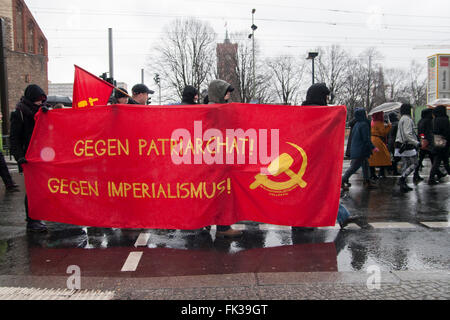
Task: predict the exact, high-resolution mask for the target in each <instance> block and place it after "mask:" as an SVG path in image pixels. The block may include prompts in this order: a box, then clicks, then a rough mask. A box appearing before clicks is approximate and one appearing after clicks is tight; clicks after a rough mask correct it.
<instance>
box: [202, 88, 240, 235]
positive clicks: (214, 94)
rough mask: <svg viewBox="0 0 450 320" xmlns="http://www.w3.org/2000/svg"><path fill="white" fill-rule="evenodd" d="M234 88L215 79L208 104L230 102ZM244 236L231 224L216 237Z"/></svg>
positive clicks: (219, 231)
mask: <svg viewBox="0 0 450 320" xmlns="http://www.w3.org/2000/svg"><path fill="white" fill-rule="evenodd" d="M233 91H234V88H233V87H232V86H231V84H229V83H228V82H226V81H223V80H213V81H211V83H210V84H209V87H208V97H209V103H208V104H216V103H220V104H222V103H228V101H229V100H230V96H231V92H233ZM240 236H242V231H239V230H234V229H233V228H231V226H220V225H218V226H217V232H216V237H219V238H235V237H240Z"/></svg>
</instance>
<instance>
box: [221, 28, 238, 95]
mask: <svg viewBox="0 0 450 320" xmlns="http://www.w3.org/2000/svg"><path fill="white" fill-rule="evenodd" d="M216 53H217V75H218V79H221V80H225V81H226V82H228V83H229V84H231V85H232V86H233V88H234V89H235V90H234V91H233V93H232V95H231V100H232V101H233V102H241V98H240V97H241V95H240V92H239V88H240V85H239V78H238V74H237V63H238V60H237V59H238V57H237V54H238V45H237V43H231V41H230V39H229V38H228V32H227V33H226V36H225V40H224V42H223V43H218V44H217V48H216Z"/></svg>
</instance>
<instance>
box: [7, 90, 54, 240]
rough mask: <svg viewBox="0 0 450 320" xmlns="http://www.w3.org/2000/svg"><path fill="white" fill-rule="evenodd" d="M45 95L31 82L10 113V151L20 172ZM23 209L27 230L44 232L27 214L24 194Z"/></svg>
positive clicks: (44, 107)
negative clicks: (36, 116) (35, 117)
mask: <svg viewBox="0 0 450 320" xmlns="http://www.w3.org/2000/svg"><path fill="white" fill-rule="evenodd" d="M46 100H47V95H46V94H45V92H44V90H42V89H41V88H40V87H39V86H38V85H35V84H32V85H29V86H28V87H27V88H26V89H25V93H24V96H23V97H22V98H21V99H20V102H19V103H18V104H17V106H16V110H15V111H13V112H12V113H11V130H10V140H11V153H12V155H13V156H14V159H16V161H17V164H18V165H19V172H22V165H23V164H24V163H27V160H26V159H25V154H26V152H27V150H28V146H29V144H30V140H31V136H32V134H33V130H34V124H35V122H34V116H35V115H36V113H37V112H38V111H39V109H40V108H42V109H43V111H48V108H47V107H46V106H45V102H46ZM25 211H26V216H27V219H26V220H27V230H30V231H36V232H45V231H47V227H46V225H45V224H44V223H42V222H41V221H39V220H33V219H31V218H30V217H29V216H28V199H27V196H25Z"/></svg>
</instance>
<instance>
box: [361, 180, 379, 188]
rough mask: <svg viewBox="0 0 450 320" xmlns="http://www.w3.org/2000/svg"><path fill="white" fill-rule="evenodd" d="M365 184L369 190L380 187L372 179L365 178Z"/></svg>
mask: <svg viewBox="0 0 450 320" xmlns="http://www.w3.org/2000/svg"><path fill="white" fill-rule="evenodd" d="M363 186H364V187H365V188H366V189H368V190H372V189H377V188H378V187H377V186H376V185H375V184H373V183H372V181H370V180H365V181H364V182H363Z"/></svg>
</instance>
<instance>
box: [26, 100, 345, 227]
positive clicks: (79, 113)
mask: <svg viewBox="0 0 450 320" xmlns="http://www.w3.org/2000/svg"><path fill="white" fill-rule="evenodd" d="M345 118H346V108H345V107H344V106H324V107H317V106H314V107H307V106H304V107H303V106H302V107H298V106H278V105H255V104H239V103H230V104H223V105H220V104H216V105H197V106H183V105H178V106H151V107H143V106H132V105H112V106H104V107H97V108H92V109H58V110H51V111H49V112H47V113H41V112H40V113H38V115H37V122H36V126H35V130H34V133H33V137H32V140H31V143H30V147H29V149H28V152H27V155H26V158H27V160H28V163H27V164H25V165H24V174H25V185H26V190H27V194H28V202H29V215H30V217H31V218H33V219H40V220H46V221H55V222H61V223H69V224H75V225H81V226H96V227H114V228H169V229H196V228H201V227H204V226H207V225H214V224H219V225H229V224H233V223H236V222H238V221H256V222H262V223H269V224H277V225H287V226H304V227H321V226H334V225H335V221H336V215H337V211H338V204H339V196H340V187H341V174H342V163H343V156H344V132H345Z"/></svg>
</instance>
